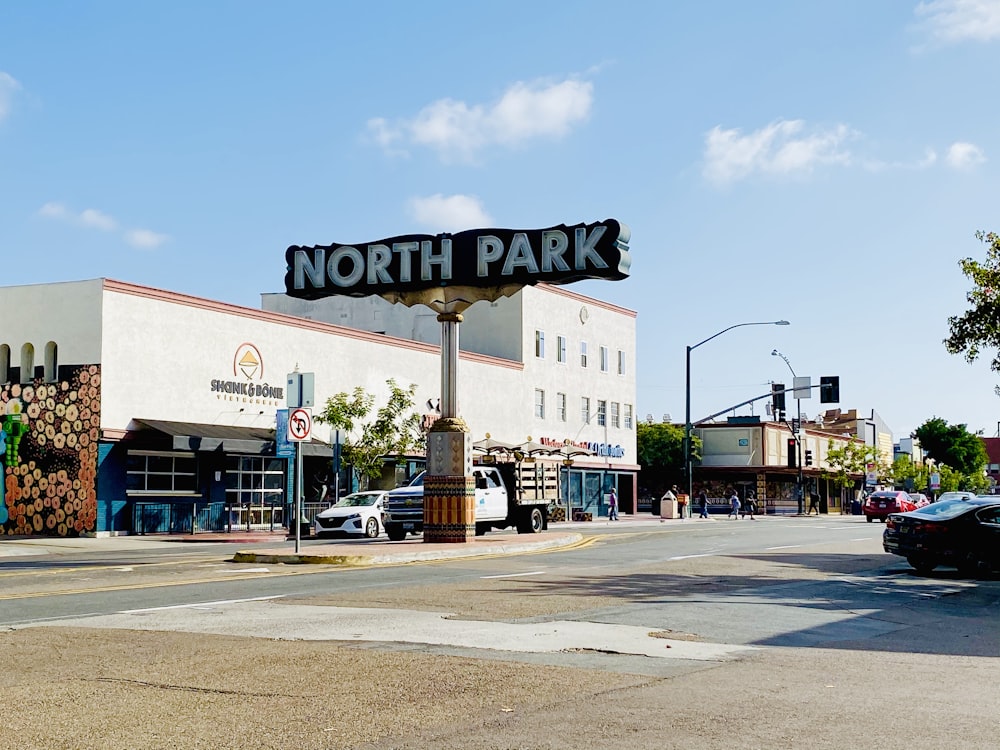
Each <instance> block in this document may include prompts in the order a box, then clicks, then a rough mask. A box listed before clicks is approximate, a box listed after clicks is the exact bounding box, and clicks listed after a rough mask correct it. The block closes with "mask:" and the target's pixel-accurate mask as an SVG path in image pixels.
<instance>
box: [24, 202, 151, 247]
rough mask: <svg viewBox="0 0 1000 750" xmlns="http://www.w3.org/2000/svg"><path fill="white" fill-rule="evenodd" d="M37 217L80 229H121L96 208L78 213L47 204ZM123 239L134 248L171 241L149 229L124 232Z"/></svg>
mask: <svg viewBox="0 0 1000 750" xmlns="http://www.w3.org/2000/svg"><path fill="white" fill-rule="evenodd" d="M37 215H38V216H41V217H42V218H44V219H52V220H54V221H64V222H66V223H68V224H73V225H74V226H78V227H85V228H87V229H99V230H101V231H102V232H116V231H118V229H119V224H118V221H117V220H116V219H115V218H114V217H112V216H108V214H106V213H104V212H103V211H98V210H97V209H96V208H87V209H84V210H83V211H80V212H79V213H77V212H75V211H71V210H70V209H68V208H67V207H66V206H65V205H64V204H62V203H58V202H55V201H53V202H50V203H46V204H45V205H44V206H42V207H41V208H40V209H38V211H37ZM122 238H123V239H124V240H125V242H127V243H128V244H129V245H131V246H132V247H141V248H153V247H159V246H160V245H162V244H163V243H164V242H166V241H167V240H168V239H170V238H169V237H168V236H167V235H165V234H158V233H157V232H153V231H151V230H149V229H126V230H122Z"/></svg>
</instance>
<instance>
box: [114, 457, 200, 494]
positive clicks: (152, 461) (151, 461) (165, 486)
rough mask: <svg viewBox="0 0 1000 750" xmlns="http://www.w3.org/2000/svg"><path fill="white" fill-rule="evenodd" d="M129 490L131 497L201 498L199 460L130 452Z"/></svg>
mask: <svg viewBox="0 0 1000 750" xmlns="http://www.w3.org/2000/svg"><path fill="white" fill-rule="evenodd" d="M125 476H126V485H125V489H126V491H127V493H128V494H130V495H196V494H198V460H197V458H195V454H194V453H172V452H168V451H129V452H128V457H127V458H126V460H125Z"/></svg>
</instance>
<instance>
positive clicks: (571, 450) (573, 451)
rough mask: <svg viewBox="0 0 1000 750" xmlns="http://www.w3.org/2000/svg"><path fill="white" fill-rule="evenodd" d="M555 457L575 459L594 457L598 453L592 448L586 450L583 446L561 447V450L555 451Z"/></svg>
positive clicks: (567, 445)
mask: <svg viewBox="0 0 1000 750" xmlns="http://www.w3.org/2000/svg"><path fill="white" fill-rule="evenodd" d="M554 453H555V455H558V456H562V457H563V458H574V457H575V456H593V455H596V453H595V452H594V451H592V450H590V448H584V447H583V446H582V445H569V444H566V445H560V446H559V449H558V450H556V451H554Z"/></svg>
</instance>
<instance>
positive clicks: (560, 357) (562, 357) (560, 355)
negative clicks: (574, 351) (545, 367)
mask: <svg viewBox="0 0 1000 750" xmlns="http://www.w3.org/2000/svg"><path fill="white" fill-rule="evenodd" d="M565 361H566V337H565V336H556V362H565Z"/></svg>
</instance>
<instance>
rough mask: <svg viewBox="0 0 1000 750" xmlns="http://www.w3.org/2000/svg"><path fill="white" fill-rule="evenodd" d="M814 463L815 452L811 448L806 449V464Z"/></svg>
mask: <svg viewBox="0 0 1000 750" xmlns="http://www.w3.org/2000/svg"><path fill="white" fill-rule="evenodd" d="M812 465H813V452H812V451H811V450H807V451H806V466H812Z"/></svg>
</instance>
